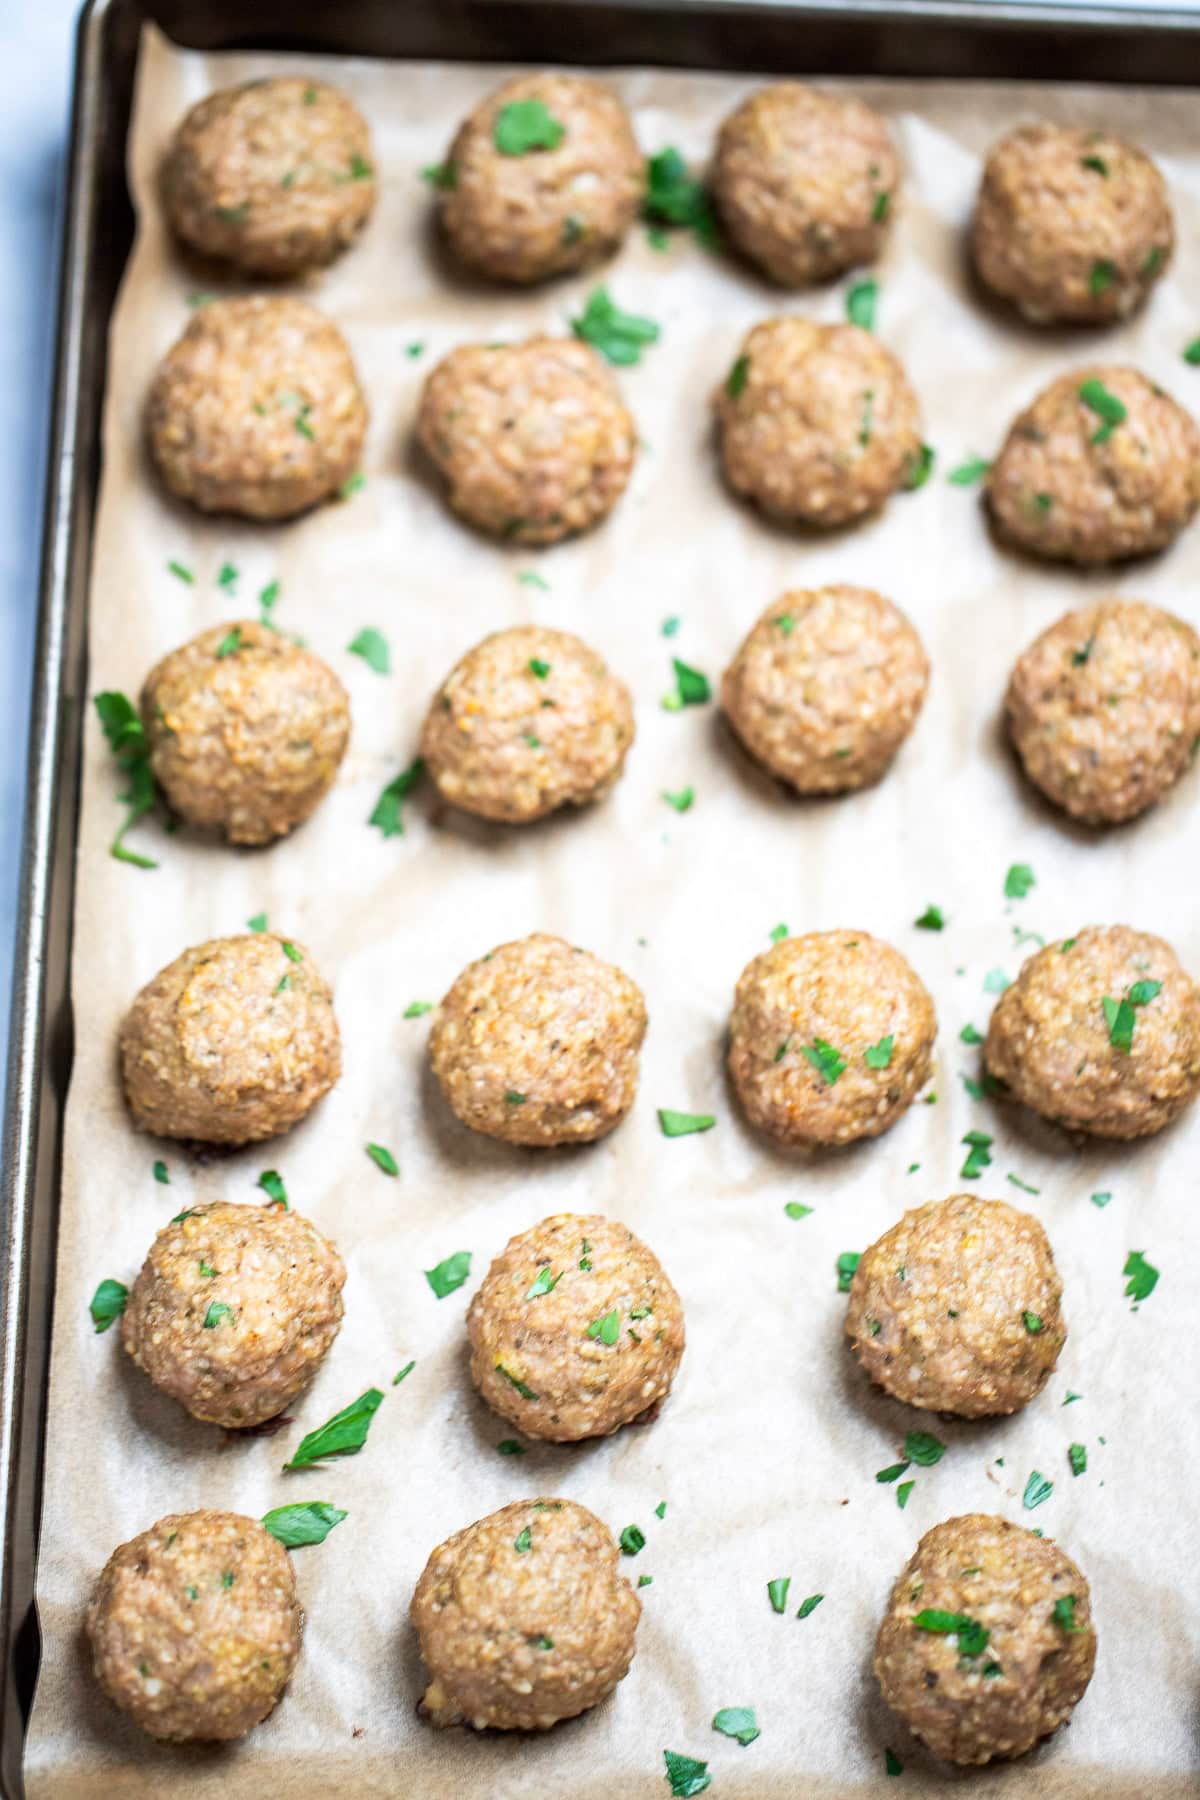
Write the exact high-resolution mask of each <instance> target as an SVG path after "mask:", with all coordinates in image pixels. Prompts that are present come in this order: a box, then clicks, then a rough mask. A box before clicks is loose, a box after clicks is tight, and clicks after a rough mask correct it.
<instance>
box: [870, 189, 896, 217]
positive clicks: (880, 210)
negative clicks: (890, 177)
mask: <svg viewBox="0 0 1200 1800" xmlns="http://www.w3.org/2000/svg"><path fill="white" fill-rule="evenodd" d="M891 201H892V196H891V195H890V194H889V193H888V191H887V189H886V188H880V190H879V192H878V193H877V194H876V196H875V198H874V200H873V201H872V202H871V222H872V224H874V225H882V224H883V221H884V220H885V219H886V218H887V216H888V207H889V206H890V205H891Z"/></svg>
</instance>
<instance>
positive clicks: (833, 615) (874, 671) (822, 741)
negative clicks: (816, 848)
mask: <svg viewBox="0 0 1200 1800" xmlns="http://www.w3.org/2000/svg"><path fill="white" fill-rule="evenodd" d="M928 682H929V658H928V657H927V656H926V654H925V648H924V645H923V644H922V643H921V640H920V638H919V637H918V636H917V634H916V632H915V631H914V630H913V628H912V626H911V625H910V624H909V622H908V620H907V619H906V618H905V616H904V614H903V613H902V612H901V611H900V609H899V607H897V606H893V605H892V602H891V601H890V600H885V599H884V598H883V595H882V594H876V593H873V592H872V590H871V589H870V588H859V587H846V586H843V585H836V586H832V587H824V588H817V589H816V590H807V591H801V590H796V591H793V592H791V593H787V594H784V595H782V596H781V598H780V599H778V600H777V601H776V602H775V604H774V605H773V606H768V608H767V610H766V612H765V613H763V615H762V617H761V618H760V619H759V621H758V623H757V624H756V625H755V627H754V629H753V630H752V631H751V633H750V635H749V637H748V638H747V639H746V641H745V643H744V644H743V645H742V647H741V649H740V650H739V651H738V653H737V655H736V656H735V657H734V659H733V661H732V663H731V664H730V665H729V667H728V668H727V669H726V671H725V675H724V678H723V680H722V682H721V705H722V706H723V707H724V709H725V714H726V717H727V718H728V720H729V722H730V724H731V725H732V726H733V728H734V730H735V731H736V732H737V734H738V737H739V738H740V739H741V740H742V743H743V744H744V745H745V746H746V749H747V750H748V751H749V752H750V754H751V756H753V757H755V758H756V759H757V760H758V761H759V762H760V763H762V764H763V765H764V767H766V768H767V769H769V770H770V771H771V773H772V775H778V776H779V778H780V780H781V781H786V782H788V783H789V784H790V785H791V786H792V787H794V788H795V789H796V790H797V792H798V793H801V794H843V793H846V792H847V791H848V790H849V789H851V788H860V787H866V786H867V784H868V783H870V782H873V781H878V780H879V778H880V776H881V775H883V774H884V772H885V771H886V769H887V767H888V765H889V763H890V762H891V760H892V758H893V757H894V756H895V754H896V752H897V750H898V749H899V748H900V746H901V744H902V743H903V742H904V740H905V738H906V737H907V736H908V734H909V732H910V731H911V730H912V728H913V725H914V723H915V722H916V718H917V714H918V713H919V712H920V710H921V706H922V704H923V702H924V699H925V689H926V686H927V685H928Z"/></svg>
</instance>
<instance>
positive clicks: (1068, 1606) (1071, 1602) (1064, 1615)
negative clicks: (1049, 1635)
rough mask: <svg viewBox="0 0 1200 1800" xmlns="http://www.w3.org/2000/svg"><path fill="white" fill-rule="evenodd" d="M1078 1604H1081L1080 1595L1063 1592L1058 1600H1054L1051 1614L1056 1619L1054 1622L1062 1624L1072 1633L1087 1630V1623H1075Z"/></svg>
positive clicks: (1065, 1629) (1063, 1627) (1064, 1628)
mask: <svg viewBox="0 0 1200 1800" xmlns="http://www.w3.org/2000/svg"><path fill="white" fill-rule="evenodd" d="M1078 1604H1079V1597H1078V1595H1076V1594H1063V1595H1062V1596H1061V1597H1060V1598H1059V1599H1058V1600H1056V1601H1055V1602H1054V1608H1053V1611H1052V1612H1051V1614H1050V1617H1051V1618H1052V1619H1053V1620H1054V1623H1055V1624H1056V1625H1060V1626H1061V1627H1062V1629H1063V1630H1064V1631H1066V1632H1070V1633H1072V1634H1074V1633H1075V1632H1078V1631H1086V1630H1087V1626H1086V1625H1077V1624H1076V1623H1075V1608H1076V1607H1077V1606H1078Z"/></svg>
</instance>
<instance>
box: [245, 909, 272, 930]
mask: <svg viewBox="0 0 1200 1800" xmlns="http://www.w3.org/2000/svg"><path fill="white" fill-rule="evenodd" d="M246 924H247V926H248V928H249V929H250V930H251V931H265V930H266V929H267V915H266V913H265V912H262V913H255V915H254V917H253V918H252V919H247V920H246Z"/></svg>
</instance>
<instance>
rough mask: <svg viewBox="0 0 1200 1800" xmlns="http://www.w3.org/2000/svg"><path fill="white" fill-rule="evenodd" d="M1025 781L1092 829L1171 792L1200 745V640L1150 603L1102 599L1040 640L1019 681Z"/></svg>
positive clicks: (1013, 701) (1014, 727)
mask: <svg viewBox="0 0 1200 1800" xmlns="http://www.w3.org/2000/svg"><path fill="white" fill-rule="evenodd" d="M1006 706H1007V711H1008V728H1009V731H1010V732H1011V733H1012V740H1013V743H1014V745H1015V746H1016V749H1017V754H1018V755H1019V756H1020V758H1021V761H1022V763H1023V764H1024V765H1025V773H1026V774H1027V775H1028V777H1029V779H1030V781H1032V782H1033V783H1034V785H1035V786H1036V787H1039V788H1040V789H1041V790H1042V792H1043V794H1045V795H1046V797H1047V799H1048V800H1052V801H1053V802H1054V804H1055V805H1056V806H1061V807H1062V808H1063V809H1064V810H1065V811H1066V812H1069V813H1070V814H1071V816H1072V817H1073V818H1076V819H1083V820H1085V821H1086V822H1087V823H1088V824H1089V825H1115V824H1118V823H1120V822H1121V821H1122V820H1124V819H1132V818H1135V817H1136V816H1137V814H1138V813H1141V812H1145V810H1146V808H1147V807H1148V806H1153V805H1154V804H1155V802H1156V801H1158V800H1161V799H1162V797H1163V796H1164V794H1166V793H1168V792H1169V791H1170V789H1171V788H1173V787H1174V785H1175V783H1176V782H1177V781H1178V780H1179V778H1180V776H1181V775H1183V774H1184V772H1185V770H1187V769H1188V768H1190V766H1191V764H1192V761H1193V759H1194V757H1195V752H1196V744H1197V740H1198V739H1200V637H1197V635H1196V633H1195V632H1194V631H1193V630H1192V628H1191V626H1190V625H1186V624H1185V623H1184V621H1183V620H1182V619H1177V618H1176V617H1175V614H1174V613H1169V612H1164V611H1163V609H1162V608H1161V607H1158V606H1149V605H1147V604H1146V602H1145V601H1144V600H1101V601H1098V602H1097V603H1096V604H1095V605H1094V606H1085V607H1081V608H1080V610H1079V611H1078V612H1069V613H1066V614H1064V616H1063V617H1062V618H1061V619H1059V620H1058V621H1057V623H1056V624H1054V625H1051V626H1050V627H1049V628H1048V629H1047V630H1046V631H1043V632H1042V634H1041V636H1040V637H1038V638H1035V639H1034V641H1033V643H1032V644H1030V646H1029V648H1028V650H1026V651H1025V653H1024V654H1023V655H1022V656H1020V657H1019V658H1018V659H1017V663H1016V667H1015V668H1014V669H1013V672H1012V675H1011V677H1010V679H1009V683H1008V698H1007V701H1006Z"/></svg>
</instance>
